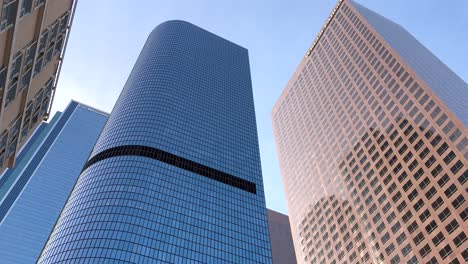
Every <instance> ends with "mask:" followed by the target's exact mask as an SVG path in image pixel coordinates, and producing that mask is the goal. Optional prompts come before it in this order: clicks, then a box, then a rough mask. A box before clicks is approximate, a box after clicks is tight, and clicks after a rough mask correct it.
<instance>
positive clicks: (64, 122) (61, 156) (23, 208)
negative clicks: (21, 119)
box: [0, 101, 107, 264]
mask: <svg viewBox="0 0 468 264" xmlns="http://www.w3.org/2000/svg"><path fill="white" fill-rule="evenodd" d="M106 120H107V114H104V113H101V112H100V111H97V110H95V109H93V108H90V107H88V106H86V105H83V104H80V103H77V102H73V101H72V102H71V103H70V104H69V105H68V107H67V108H66V109H65V111H64V112H63V113H57V114H55V116H54V117H53V118H52V120H51V122H50V123H48V124H46V123H42V124H41V125H40V126H39V127H38V129H37V130H36V132H35V133H34V135H33V136H31V139H30V140H29V141H28V143H27V144H26V145H25V147H24V148H23V149H22V150H21V152H20V154H19V156H18V158H17V164H16V166H15V167H14V168H13V169H11V170H7V171H6V172H5V173H4V174H3V175H2V176H1V177H0V234H1V235H0V256H1V261H0V262H1V263H5V264H6V263H35V262H36V261H37V259H38V257H39V255H40V254H41V250H42V249H43V248H44V246H45V243H46V242H47V238H48V237H49V234H50V233H51V231H52V229H53V227H54V224H55V222H56V221H57V219H58V217H59V215H60V212H61V211H62V208H63V206H64V205H65V202H66V201H67V198H68V196H69V195H70V193H71V190H72V188H73V185H74V184H75V182H76V180H77V179H78V176H79V174H80V171H81V169H82V168H83V165H84V163H85V162H86V159H87V158H88V156H89V154H90V153H91V150H92V149H93V146H94V144H95V143H96V140H97V138H98V136H99V134H100V132H101V130H102V128H103V127H104V124H105V122H106Z"/></svg>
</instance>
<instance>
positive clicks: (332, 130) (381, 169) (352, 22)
mask: <svg viewBox="0 0 468 264" xmlns="http://www.w3.org/2000/svg"><path fill="white" fill-rule="evenodd" d="M467 98H468V85H467V84H466V83H465V82H464V81H463V80H462V79H460V78H459V77H458V76H457V75H456V74H455V73H453V72H452V71H451V70H450V69H449V68H448V67H447V66H446V65H444V64H443V63H442V62H441V61H440V60H439V59H437V58H436V57H435V56H434V55H433V54H432V53H431V52H430V51H429V50H428V49H426V48H425V47H424V46H423V45H422V44H421V43H419V42H418V41H417V40H416V39H415V38H414V37H413V36H411V35H410V34H409V33H408V32H407V31H406V30H405V29H403V28H402V27H401V26H399V25H398V24H395V23H394V22H392V21H390V20H388V19H386V18H384V17H382V16H380V15H379V14H376V13H374V12H373V11H371V10H368V9H367V8H365V7H363V6H361V5H360V4H358V3H356V2H354V1H351V0H344V1H339V2H338V4H337V5H336V7H335V9H334V10H333V11H332V14H331V15H330V17H329V19H328V20H327V22H326V24H325V26H324V27H323V29H322V30H321V31H320V34H319V35H318V37H317V38H316V40H315V41H314V42H313V44H312V46H311V48H310V49H309V50H308V51H307V53H306V55H305V57H304V59H303V60H302V61H301V63H300V64H299V67H298V68H297V70H296V72H295V74H294V75H293V77H292V78H291V80H290V81H289V83H288V85H287V87H286V88H285V90H284V92H283V93H282V95H281V97H280V98H279V100H278V101H277V103H276V104H275V106H274V109H273V112H272V119H273V127H274V133H275V139H276V144H277V149H278V153H279V157H280V164H281V171H282V175H283V181H284V186H285V191H286V197H287V200H288V209H289V217H290V221H291V226H292V235H293V240H294V244H295V249H296V255H297V257H298V260H299V261H300V262H302V263H356V262H362V263H465V262H467V261H468V249H467V248H468V242H467V241H466V221H467V219H468V216H467V213H468V209H467V203H466V202H465V199H466V197H468V195H467V187H468V183H467V178H468V172H467V166H468V161H467V159H468V147H467V144H468V138H467V131H468V130H467V127H466V126H467V123H468V114H467V113H468V112H467V111H466V106H467V105H468V104H467Z"/></svg>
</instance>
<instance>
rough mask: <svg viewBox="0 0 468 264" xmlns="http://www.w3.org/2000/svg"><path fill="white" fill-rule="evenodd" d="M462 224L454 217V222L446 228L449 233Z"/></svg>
mask: <svg viewBox="0 0 468 264" xmlns="http://www.w3.org/2000/svg"><path fill="white" fill-rule="evenodd" d="M459 226H460V225H459V224H458V222H457V220H455V219H453V220H452V222H450V223H449V224H448V225H447V226H446V227H445V229H446V230H447V232H448V233H449V234H451V233H453V231H455V230H456V229H457V228H458V227H459Z"/></svg>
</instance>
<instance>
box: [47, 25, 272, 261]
mask: <svg viewBox="0 0 468 264" xmlns="http://www.w3.org/2000/svg"><path fill="white" fill-rule="evenodd" d="M69 261H74V262H77V263H107V262H109V263H271V256H270V243H269V237H268V226H267V219H266V208H265V200H264V192H263V183H262V175H261V166H260V157H259V149H258V139H257V130H256V122H255V112H254V103H253V95H252V85H251V79H250V69H249V59H248V52H247V50H246V49H245V48H242V47H240V46H238V45H236V44H234V43H231V42H229V41H227V40H225V39H222V38H220V37H218V36H216V35H214V34H212V33H210V32H207V31H205V30H203V29H201V28H199V27H196V26H194V25H192V24H190V23H187V22H183V21H169V22H165V23H163V24H161V25H159V26H158V27H156V28H155V29H154V30H153V32H152V33H151V34H150V36H149V38H148V40H147V42H146V44H145V46H144V48H143V50H142V52H141V54H140V56H139V58H138V60H137V62H136V65H135V66H134V68H133V70H132V72H131V74H130V76H129V78H128V80H127V83H126V84H125V87H124V88H123V91H122V93H121V95H120V97H119V99H118V101H117V103H116V105H115V107H114V109H113V111H112V113H111V115H110V117H109V120H108V122H107V124H106V126H105V127H104V129H103V132H102V133H101V135H100V137H99V139H98V141H97V143H96V146H95V147H94V150H93V152H92V154H91V156H90V158H89V159H88V161H87V163H86V165H85V166H84V168H83V171H82V173H81V175H80V177H79V179H78V182H77V184H76V186H75V188H74V190H73V192H72V194H71V196H70V198H69V200H68V201H67V203H66V205H65V207H64V210H63V212H62V214H61V216H60V218H59V220H58V222H57V224H56V227H55V229H54V231H53V232H52V234H51V236H50V238H49V240H48V243H47V245H46V247H45V249H44V250H43V252H42V255H41V258H40V260H39V262H40V263H59V262H60V263H61V262H69Z"/></svg>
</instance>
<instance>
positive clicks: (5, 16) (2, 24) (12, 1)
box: [0, 0, 18, 31]
mask: <svg viewBox="0 0 468 264" xmlns="http://www.w3.org/2000/svg"><path fill="white" fill-rule="evenodd" d="M17 10H18V1H17V0H4V1H3V8H2V18H1V20H0V31H3V30H5V29H7V28H9V27H10V26H13V24H14V23H15V19H16V12H17Z"/></svg>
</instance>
